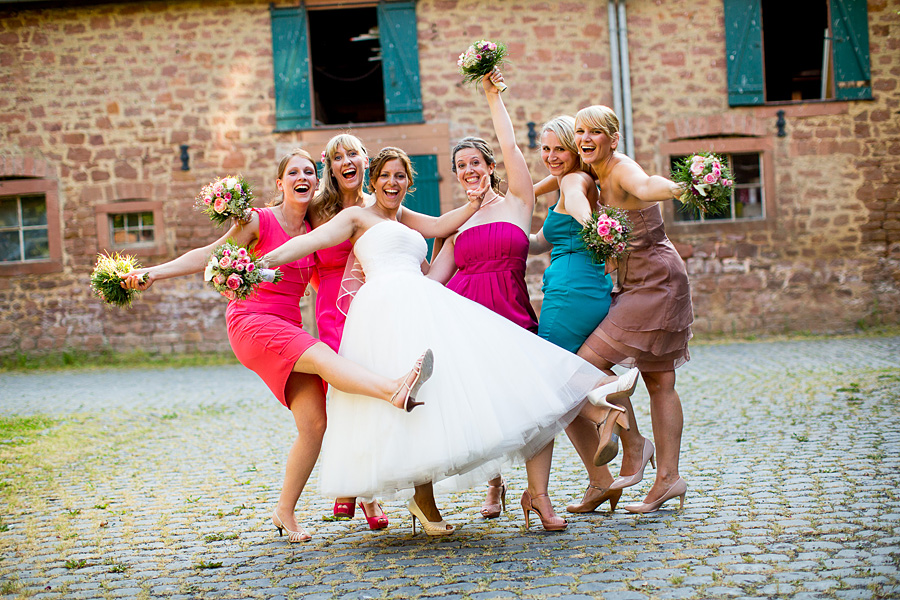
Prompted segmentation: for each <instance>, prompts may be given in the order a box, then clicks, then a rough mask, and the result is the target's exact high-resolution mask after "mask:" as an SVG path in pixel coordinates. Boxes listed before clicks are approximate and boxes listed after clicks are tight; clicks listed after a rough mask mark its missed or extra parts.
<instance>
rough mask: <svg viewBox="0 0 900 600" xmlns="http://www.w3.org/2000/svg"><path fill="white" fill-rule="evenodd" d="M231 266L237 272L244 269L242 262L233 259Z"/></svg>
mask: <svg viewBox="0 0 900 600" xmlns="http://www.w3.org/2000/svg"><path fill="white" fill-rule="evenodd" d="M232 266H233V268H234V270H235V271H237V272H241V271H243V270H244V263H242V262H238V261H235V262H234V263H233V265H232Z"/></svg>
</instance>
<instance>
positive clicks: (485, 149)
mask: <svg viewBox="0 0 900 600" xmlns="http://www.w3.org/2000/svg"><path fill="white" fill-rule="evenodd" d="M464 148H472V149H473V150H478V151H479V152H480V153H481V156H483V157H484V162H486V163H487V164H489V165H494V166H495V167H496V166H497V159H496V158H494V149H493V148H491V145H490V144H488V143H487V142H486V141H484V140H483V139H481V138H480V137H473V136H467V137H464V138H463V139H461V140H459V141H458V142H456V145H455V146H453V152H451V154H450V162H451V163H452V164H451V165H450V168H451V169H452V170H453V174H454V175H455V174H456V153H457V152H459V151H460V150H462V149H464ZM491 188H492V189H493V190H494V191H495V192H497V193H498V194H499V193H500V176H499V175H497V170H496V168H495V169H494V172H493V173H491Z"/></svg>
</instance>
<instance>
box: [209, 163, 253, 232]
mask: <svg viewBox="0 0 900 600" xmlns="http://www.w3.org/2000/svg"><path fill="white" fill-rule="evenodd" d="M252 203H253V192H252V191H251V190H250V184H248V183H247V181H246V180H245V179H244V178H243V177H241V176H240V175H238V176H237V177H233V176H229V177H223V178H221V179H217V180H216V181H213V182H212V183H210V184H209V185H207V186H205V187H204V188H203V189H202V190H200V194H199V195H198V196H197V200H196V202H195V206H196V207H197V208H198V209H200V210H201V211H203V212H205V213H206V214H207V215H209V218H210V220H212V221H213V222H214V223H215V224H216V225H222V224H223V223H225V222H227V221H228V220H229V219H236V220H237V221H240V222H241V223H246V222H247V221H249V220H250V208H251V205H252Z"/></svg>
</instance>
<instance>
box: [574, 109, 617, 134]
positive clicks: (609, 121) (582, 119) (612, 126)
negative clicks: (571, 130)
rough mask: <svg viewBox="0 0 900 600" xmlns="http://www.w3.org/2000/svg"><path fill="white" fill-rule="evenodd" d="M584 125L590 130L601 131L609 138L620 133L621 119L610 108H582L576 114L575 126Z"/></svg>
mask: <svg viewBox="0 0 900 600" xmlns="http://www.w3.org/2000/svg"><path fill="white" fill-rule="evenodd" d="M578 123H581V124H583V125H584V126H585V127H587V128H588V129H599V130H600V131H602V132H603V133H605V134H606V135H608V136H609V137H614V136H615V135H616V134H617V133H619V119H618V117H616V113H614V112H613V109H611V108H610V107H608V106H603V105H602V104H595V105H594V106H588V107H587V108H582V109H581V110H579V111H578V113H576V114H575V124H576V126H577V125H578Z"/></svg>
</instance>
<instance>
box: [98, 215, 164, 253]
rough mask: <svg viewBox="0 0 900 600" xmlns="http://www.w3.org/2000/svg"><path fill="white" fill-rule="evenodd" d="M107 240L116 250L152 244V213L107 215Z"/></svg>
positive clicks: (153, 239)
mask: <svg viewBox="0 0 900 600" xmlns="http://www.w3.org/2000/svg"><path fill="white" fill-rule="evenodd" d="M109 234H110V235H109V239H111V240H112V244H113V246H114V247H116V248H124V247H127V246H137V245H145V244H153V243H154V242H155V241H156V238H155V230H154V228H153V212H152V211H148V212H134V213H121V214H111V215H109Z"/></svg>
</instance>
